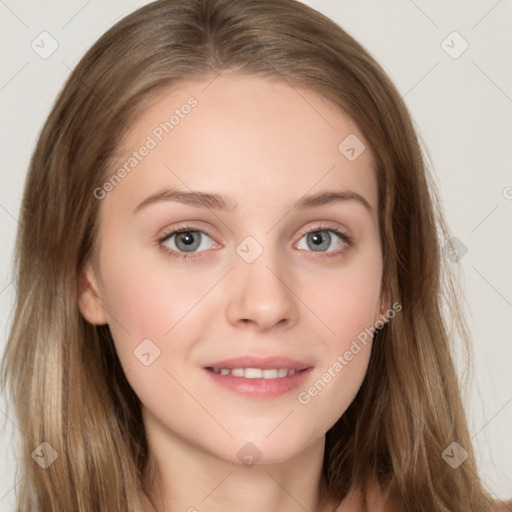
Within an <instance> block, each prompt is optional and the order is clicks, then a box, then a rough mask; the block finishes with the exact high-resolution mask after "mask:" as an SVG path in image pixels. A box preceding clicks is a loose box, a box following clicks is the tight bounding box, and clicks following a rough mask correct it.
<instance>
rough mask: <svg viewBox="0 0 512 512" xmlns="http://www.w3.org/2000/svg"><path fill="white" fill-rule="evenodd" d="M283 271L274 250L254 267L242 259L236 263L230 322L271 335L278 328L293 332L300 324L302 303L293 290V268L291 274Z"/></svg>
mask: <svg viewBox="0 0 512 512" xmlns="http://www.w3.org/2000/svg"><path fill="white" fill-rule="evenodd" d="M237 258H238V256H237ZM281 263H283V262H281ZM283 267H284V265H283V264H280V263H279V261H278V259H277V256H275V253H273V254H271V251H270V250H268V251H264V252H263V254H262V255H261V256H259V258H258V259H257V260H256V261H254V262H252V263H247V262H245V261H243V260H242V259H239V260H238V261H237V262H236V268H235V271H234V272H232V273H231V277H230V284H229V286H230V287H231V289H230V290H229V303H228V306H227V317H228V321H229V322H230V323H231V324H232V325H234V326H236V327H238V328H240V327H242V328H247V329H248V328H252V329H257V330H259V331H268V330H270V329H272V328H274V327H275V326H281V327H282V328H289V327H291V326H292V325H293V324H295V323H296V322H297V318H298V310H297V300H298V299H297V296H296V294H295V293H294V290H293V288H294V286H293V278H292V276H291V272H290V271H289V268H290V267H288V270H287V271H286V270H283Z"/></svg>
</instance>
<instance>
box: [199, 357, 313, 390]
mask: <svg viewBox="0 0 512 512" xmlns="http://www.w3.org/2000/svg"><path fill="white" fill-rule="evenodd" d="M312 369H313V366H311V365H308V364H306V363H302V362H300V361H297V360H295V359H290V358H288V357H281V356H272V357H253V356H243V357H238V358H234V359H228V360H224V361H219V362H217V363H212V364H210V365H208V366H205V367H203V370H204V371H206V373H207V374H208V375H209V376H210V378H212V379H213V381H214V382H215V383H216V384H218V385H220V386H222V387H224V388H225V389H228V390H230V391H232V392H235V393H237V394H242V395H245V396H250V397H254V398H270V397H276V396H279V395H282V394H285V393H287V392H289V391H290V390H292V389H294V388H296V387H297V386H299V385H300V384H302V383H303V382H304V380H305V379H306V378H307V375H309V373H310V372H311V371H312Z"/></svg>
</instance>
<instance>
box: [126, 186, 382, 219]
mask: <svg viewBox="0 0 512 512" xmlns="http://www.w3.org/2000/svg"><path fill="white" fill-rule="evenodd" d="M166 201H175V202H178V203H183V204H190V205H193V206H199V207H204V208H212V209H216V210H224V211H228V212H234V211H235V210H236V208H237V206H238V203H234V202H233V201H231V200H230V199H229V198H227V197H225V196H222V195H219V194H212V193H208V192H200V191H198V190H196V191H190V192H187V191H184V190H176V189H169V190H162V191H161V192H157V193H155V194H152V195H150V196H149V197H147V198H146V199H144V201H142V202H141V203H140V204H139V205H138V206H137V207H136V208H135V210H134V213H136V212H138V211H140V210H142V209H143V208H146V207H147V206H149V205H152V204H156V203H161V202H166ZM345 201H357V202H359V203H360V204H362V205H363V206H364V207H365V208H366V209H367V210H368V211H369V212H370V213H371V214H373V208H372V206H371V205H370V203H369V202H368V201H367V200H366V199H365V198H364V197H363V196H362V195H360V194H358V193H357V192H353V191H350V190H343V191H323V192H318V193H317V194H312V195H309V196H303V197H301V198H300V199H299V200H298V201H297V202H296V203H295V205H294V206H293V208H298V209H309V208H316V207H318V206H324V205H328V204H334V203H338V202H345Z"/></svg>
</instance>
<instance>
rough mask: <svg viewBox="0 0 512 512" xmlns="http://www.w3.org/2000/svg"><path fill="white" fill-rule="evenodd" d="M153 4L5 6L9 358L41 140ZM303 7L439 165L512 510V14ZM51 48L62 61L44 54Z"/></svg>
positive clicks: (505, 2)
mask: <svg viewBox="0 0 512 512" xmlns="http://www.w3.org/2000/svg"><path fill="white" fill-rule="evenodd" d="M145 3H148V2H145V1H142V2H134V1H122V0H106V1H99V0H89V1H87V0H46V1H45V2H34V1H29V0H0V20H1V31H0V38H1V43H2V46H1V48H2V51H1V56H2V63H1V76H0V106H1V112H2V117H1V120H2V122H1V134H0V144H1V156H2V158H1V187H0V223H1V237H2V238H1V243H0V335H1V336H0V356H1V354H2V353H3V350H4V347H5V342H6V339H7V335H8V331H9V328H10V325H11V321H12V306H13V299H14V286H13V284H12V280H13V277H14V276H13V274H12V272H11V263H12V257H13V247H14V240H15V233H16V229H17V227H18V223H17V219H18V215H19V207H20V201H21V194H22V190H23V185H24V180H25V176H26V172H27V166H28V162H29V158H30V154H31V152H32V149H33V147H34V144H35V141H36V138H37V136H38V133H39V131H40V129H41V127H42V124H43V122H44V120H45V118H46V116H47V115H48V112H49V109H50V107H51V105H52V104H53V102H54V100H55V98H56V96H57V93H58V91H59V90H60V89H61V87H62V85H63V83H64V81H65V79H66V78H67V76H68V75H69V73H70V70H71V69H72V68H73V67H74V66H75V65H76V63H77V62H78V60H79V59H80V58H81V57H82V55H83V54H84V53H85V51H86V50H87V49H88V48H89V47H90V46H91V45H92V44H93V43H94V41H96V39H97V38H98V37H99V36H100V35H101V34H102V33H103V32H105V31H106V30H107V29H108V28H109V27H111V26H112V25H113V24H114V23H115V22H116V21H118V20H119V19H120V18H122V17H124V16H125V15H126V14H128V13H129V12H131V11H133V10H135V9H136V8H137V7H140V6H142V5H144V4H145ZM305 3H307V4H308V5H310V6H311V7H314V8H316V9H317V10H319V11H320V12H322V13H324V14H326V15H327V16H329V17H330V18H332V19H333V20H334V21H336V22H337V23H338V24H340V25H341V26H342V27H343V28H344V29H345V30H347V31H348V32H349V33H350V34H351V35H353V36H354V37H355V38H356V39H357V40H358V41H360V42H361V43H362V44H363V45H364V46H365V47H366V48H367V50H368V51H369V52H370V53H371V54H372V55H373V56H374V57H375V58H376V59H377V60H378V61H379V62H380V63H381V65H382V66H383V67H384V69H385V70H386V72H387V73H388V74H389V76H390V77H391V79H392V80H393V81H394V83H395V84H396V86H397V88H398V90H399V91H400V93H401V94H402V96H403V97H404V99H405V101H406V103H407V106H408V107H409V109H410V112H411V115H412V116H413V119H414V122H415V124H416V127H417V130H418V132H419V134H420V136H421V139H422V140H423V143H424V146H425V151H426V152H428V155H429V156H430V159H431V164H432V166H433V172H434V175H435V178H436V180H437V186H438V188H439V191H440V193H441V197H442V201H443V207H444V210H445V213H446V216H447V220H448V223H449V226H450V230H451V232H452V234H453V236H455V237H456V238H458V239H459V240H460V242H461V243H462V244H463V246H461V247H464V248H465V249H464V250H465V251H466V250H467V252H465V253H464V255H463V256H462V257H461V259H460V261H459V265H460V268H461V272H462V275H463V286H464V289H465V293H466V296H467V301H468V304H469V309H470V312H469V313H470V315H469V322H470V327H471V330H472V335H473V339H474V364H475V369H476V372H475V376H474V379H473V381H472V384H471V386H470V387H468V388H467V390H466V393H465V395H464V396H465V404H466V408H467V411H468V415H469V427H470V432H471V435H472V440H473V442H474V446H475V449H476V456H477V461H478V465H479V472H480V474H481V476H482V478H483V480H484V483H485V485H486V486H487V487H488V489H489V490H490V491H491V492H492V493H494V494H495V495H496V496H498V497H499V498H510V497H511V496H512V436H510V430H511V427H512V386H511V384H512V372H511V363H512V344H511V341H512V340H511V339H510V338H511V337H510V329H509V325H508V322H509V321H510V319H511V318H512V315H511V313H512V272H511V266H510V262H511V261H512V238H511V236H510V232H511V229H510V228H511V221H512V173H511V161H512V160H511V156H512V71H511V69H512V68H511V66H510V63H511V62H512V34H511V32H512V31H511V28H512V2H511V1H510V0H498V1H497V0H478V1H476V0H471V1H470V0H450V1H443V0H435V1H433V0H429V1H426V0H414V1H412V0H388V1H386V2H382V1H379V0H367V1H364V2H363V1H357V0H309V1H306V2H305ZM43 32H46V33H47V34H42V33H43ZM41 38H45V39H44V44H43V43H41V41H42V39H41ZM52 45H53V47H55V50H54V51H53V53H52V54H51V55H45V54H44V52H50V51H51V50H53V49H54V48H53V47H52ZM43 46H44V49H43ZM41 53H42V55H41ZM48 200H51V198H48ZM507 262H508V263H507ZM41 414H44V411H43V410H42V411H41ZM0 423H2V424H3V423H5V424H6V428H5V430H2V431H1V438H0V450H1V451H0V453H1V456H0V511H11V510H14V488H15V485H16V484H17V482H16V481H15V478H14V470H15V464H16V458H17V455H16V452H17V449H18V447H17V445H16V443H17V439H18V437H19V436H20V435H22V434H20V431H19V430H18V429H17V427H16V426H15V423H16V421H15V418H14V417H12V414H11V415H10V416H9V417H6V398H5V397H2V399H1V400H0ZM507 432H509V434H507ZM34 448H35V447H34Z"/></svg>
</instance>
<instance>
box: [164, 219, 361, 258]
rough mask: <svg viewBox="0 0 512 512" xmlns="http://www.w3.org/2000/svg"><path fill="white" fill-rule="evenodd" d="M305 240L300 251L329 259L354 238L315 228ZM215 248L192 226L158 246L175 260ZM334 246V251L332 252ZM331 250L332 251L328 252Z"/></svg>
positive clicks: (171, 234) (175, 232)
mask: <svg viewBox="0 0 512 512" xmlns="http://www.w3.org/2000/svg"><path fill="white" fill-rule="evenodd" d="M303 238H305V242H306V245H307V247H303V246H302V247H301V246H300V245H301V243H300V241H299V244H297V248H298V249H300V250H308V249H310V250H311V252H315V253H321V254H323V253H325V255H323V256H320V257H322V258H324V257H325V258H329V257H334V256H341V255H342V254H344V253H345V252H346V251H347V250H348V249H349V248H350V247H351V246H352V245H353V242H352V238H351V237H350V236H349V235H348V234H347V233H343V232H341V231H339V230H338V229H335V228H332V227H329V226H322V225H321V226H315V228H314V229H309V230H307V231H304V232H302V233H301V239H300V240H302V239H303ZM208 240H209V241H210V242H211V243H212V244H213V246H217V247H218V246H219V245H218V244H217V243H216V242H215V241H214V240H213V239H212V238H211V237H210V236H209V235H208V234H207V233H206V232H204V231H202V230H199V229H194V228H193V227H191V226H180V227H179V228H178V229H174V230H172V231H170V232H168V233H166V234H164V235H163V236H162V237H160V238H159V239H158V240H157V242H156V243H157V245H158V246H161V247H163V248H164V249H165V250H166V252H167V253H168V255H169V256H171V257H173V258H177V259H180V258H184V259H185V260H186V259H191V258H192V259H194V258H200V257H201V256H200V254H197V253H200V252H203V251H205V250H207V249H208V248H211V245H210V247H208V245H209V244H210V242H208ZM333 245H334V249H337V250H332V249H333ZM329 248H331V250H328V249H329Z"/></svg>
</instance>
